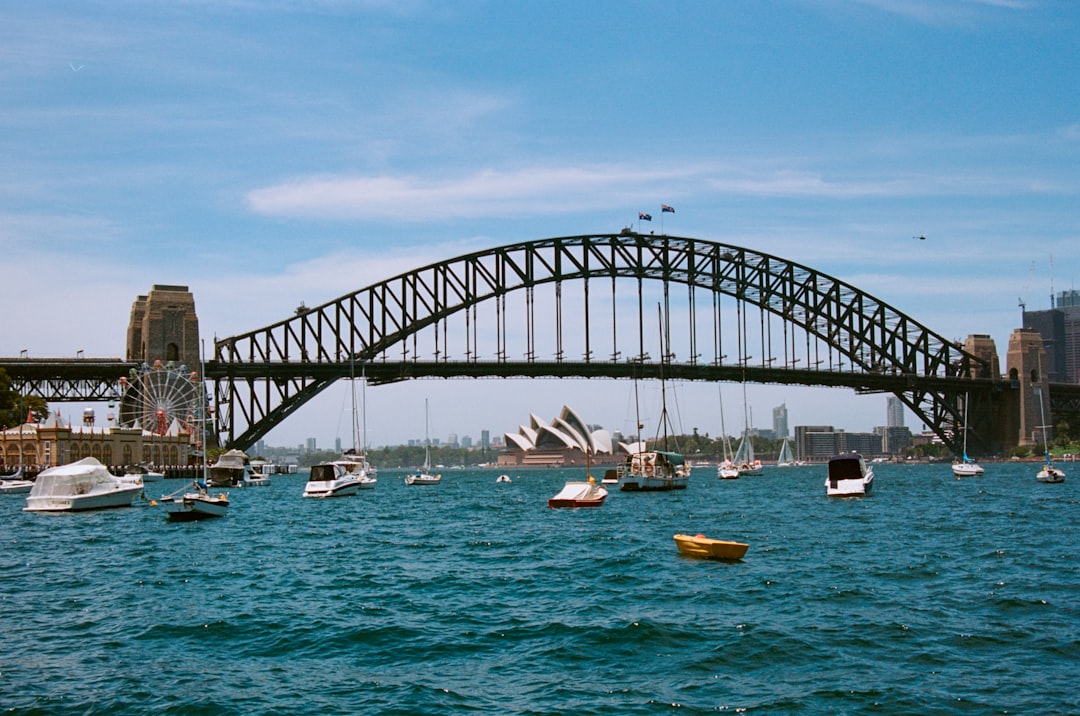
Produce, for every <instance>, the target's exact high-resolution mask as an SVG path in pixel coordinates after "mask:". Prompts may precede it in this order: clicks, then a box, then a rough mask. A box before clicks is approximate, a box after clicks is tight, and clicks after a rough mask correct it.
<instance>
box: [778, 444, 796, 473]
mask: <svg viewBox="0 0 1080 716" xmlns="http://www.w3.org/2000/svg"><path fill="white" fill-rule="evenodd" d="M795 464H796V462H795V456H794V455H792V454H791V443H790V442H788V439H787V438H784V442H783V443H781V444H780V455H779V456H778V457H777V458H776V466H777V467H792V466H794V465H795Z"/></svg>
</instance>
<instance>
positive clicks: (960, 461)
mask: <svg viewBox="0 0 1080 716" xmlns="http://www.w3.org/2000/svg"><path fill="white" fill-rule="evenodd" d="M967 436H968V396H967V395H964V456H963V457H962V458H957V459H956V460H954V461H953V464H952V471H953V474H954V475H956V476H957V477H978V476H979V475H982V474H983V472H984V470H983V468H982V465H980V464H979V463H977V462H975V461H974V460H972V459H971V458H970V457H968V454H967Z"/></svg>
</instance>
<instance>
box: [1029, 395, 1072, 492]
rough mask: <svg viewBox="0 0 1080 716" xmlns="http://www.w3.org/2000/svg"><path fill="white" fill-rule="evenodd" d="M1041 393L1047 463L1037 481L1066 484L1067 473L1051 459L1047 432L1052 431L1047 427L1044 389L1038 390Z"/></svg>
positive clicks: (1036, 477)
mask: <svg viewBox="0 0 1080 716" xmlns="http://www.w3.org/2000/svg"><path fill="white" fill-rule="evenodd" d="M1036 390H1038V391H1039V412H1040V414H1041V415H1042V421H1043V423H1044V424H1043V425H1040V426H1039V427H1040V428H1042V434H1043V455H1044V456H1045V462H1044V463H1043V467H1042V469H1041V470H1039V472H1038V473H1036V475H1035V479H1036V480H1038V481H1039V482H1065V471H1064V470H1062V469H1061V468H1060V467H1055V466H1054V461H1053V460H1052V459H1051V458H1050V439H1049V437H1048V436H1047V431H1048V430H1049V429H1050V426H1049V425H1046V424H1045V423H1046V406H1045V405H1044V404H1043V396H1042V389H1041V388H1036Z"/></svg>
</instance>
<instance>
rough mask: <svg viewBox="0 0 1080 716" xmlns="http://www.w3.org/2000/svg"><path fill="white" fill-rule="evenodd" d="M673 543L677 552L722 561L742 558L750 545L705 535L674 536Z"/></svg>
mask: <svg viewBox="0 0 1080 716" xmlns="http://www.w3.org/2000/svg"><path fill="white" fill-rule="evenodd" d="M674 539H675V545H676V546H677V547H678V548H679V552H680V553H682V554H685V555H686V556H688V557H697V558H699V559H717V560H723V561H732V562H733V561H736V560H740V559H742V558H743V555H745V554H746V550H747V549H749V547H750V545H748V544H745V543H743V542H729V541H727V540H719V539H711V538H709V537H706V536H705V535H693V536H691V535H683V534H678V535H675V536H674Z"/></svg>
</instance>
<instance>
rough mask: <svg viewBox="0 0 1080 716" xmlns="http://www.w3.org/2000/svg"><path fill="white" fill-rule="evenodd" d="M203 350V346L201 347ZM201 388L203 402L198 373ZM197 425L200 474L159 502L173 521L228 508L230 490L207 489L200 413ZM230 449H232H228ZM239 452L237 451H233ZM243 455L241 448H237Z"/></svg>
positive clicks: (216, 514)
mask: <svg viewBox="0 0 1080 716" xmlns="http://www.w3.org/2000/svg"><path fill="white" fill-rule="evenodd" d="M203 350H205V347H204V348H203ZM205 374H206V364H205V362H202V375H205ZM199 382H200V385H201V386H202V387H201V392H202V396H203V397H202V398H201V401H202V404H203V405H206V398H205V383H204V382H203V379H202V376H200V381H199ZM200 429H201V430H202V446H201V447H202V477H201V478H199V479H197V480H194V481H192V482H191V483H190V484H188V485H184V486H183V487H181V488H180V489H179V490H176V491H175V492H172V493H170V494H168V495H164V496H163V497H162V498H161V503H162V505H163V506H164V508H165V514H166V517H167V518H168V519H169V520H170V521H172V522H191V521H193V520H203V519H207V518H210V517H224V516H225V514H226V513H228V511H229V493H227V492H219V493H217V494H214V495H211V494H210V493H209V492H208V491H207V483H208V478H207V475H208V473H209V467H208V466H207V462H206V443H207V440H206V417H205V415H204V416H203V420H202V421H201V425H200ZM230 452H232V451H230ZM236 452H240V451H236ZM240 454H241V455H243V453H242V452H240ZM243 467H244V464H243V461H241V462H240V470H241V472H243Z"/></svg>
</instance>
